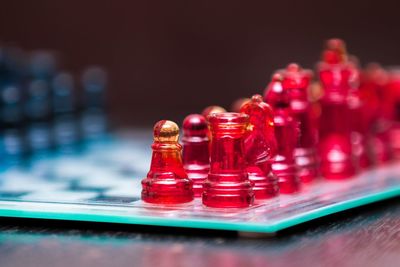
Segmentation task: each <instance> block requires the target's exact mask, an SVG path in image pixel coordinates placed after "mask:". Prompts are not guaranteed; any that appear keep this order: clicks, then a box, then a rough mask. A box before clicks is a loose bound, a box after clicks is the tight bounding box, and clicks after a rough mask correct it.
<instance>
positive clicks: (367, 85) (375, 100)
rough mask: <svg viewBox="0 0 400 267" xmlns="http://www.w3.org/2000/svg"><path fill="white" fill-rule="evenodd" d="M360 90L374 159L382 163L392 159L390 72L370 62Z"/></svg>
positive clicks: (363, 75) (379, 163)
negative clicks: (388, 86) (388, 109)
mask: <svg viewBox="0 0 400 267" xmlns="http://www.w3.org/2000/svg"><path fill="white" fill-rule="evenodd" d="M361 77H362V79H361V85H360V91H361V93H362V94H363V96H364V99H365V101H366V104H365V108H364V110H363V113H364V116H367V124H368V125H369V129H370V131H371V132H370V140H371V141H370V142H371V150H372V151H371V154H372V161H373V163H374V164H375V165H381V164H384V163H386V162H388V161H390V160H391V158H392V153H391V148H390V140H389V137H390V135H389V130H390V126H391V124H392V123H391V121H390V120H391V119H390V117H388V116H387V112H386V110H387V105H390V101H388V100H389V99H390V97H389V96H388V92H387V84H388V81H389V75H388V72H387V71H386V70H385V69H384V68H382V67H381V66H379V65H378V64H375V63H372V64H368V65H367V67H366V69H365V71H364V72H363V73H362V76H361Z"/></svg>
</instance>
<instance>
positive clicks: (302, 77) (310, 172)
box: [279, 63, 319, 183]
mask: <svg viewBox="0 0 400 267" xmlns="http://www.w3.org/2000/svg"><path fill="white" fill-rule="evenodd" d="M279 73H280V74H281V75H282V78H283V80H282V87H283V90H286V91H287V93H288V95H289V102H290V109H291V111H292V115H293V116H294V118H295V119H296V120H297V121H298V122H299V131H300V136H299V141H298V143H297V146H296V149H295V150H294V157H295V161H296V164H297V166H298V171H299V178H300V180H301V181H302V182H304V183H309V182H312V181H314V180H315V179H316V178H317V177H318V176H319V171H318V168H319V164H318V155H317V150H316V146H317V138H318V128H317V125H316V119H315V116H314V113H313V110H312V107H311V102H310V101H309V96H308V89H309V85H310V80H311V78H312V71H311V70H306V69H302V68H300V66H299V65H297V64H294V63H292V64H289V65H288V66H287V68H286V69H285V70H281V71H279Z"/></svg>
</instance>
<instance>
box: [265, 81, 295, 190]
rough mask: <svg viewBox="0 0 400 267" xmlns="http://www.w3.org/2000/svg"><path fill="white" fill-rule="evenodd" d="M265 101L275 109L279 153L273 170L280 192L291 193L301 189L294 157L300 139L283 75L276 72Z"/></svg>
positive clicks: (267, 90)
mask: <svg viewBox="0 0 400 267" xmlns="http://www.w3.org/2000/svg"><path fill="white" fill-rule="evenodd" d="M264 99H265V102H267V103H268V104H270V105H271V107H272V108H273V109H274V127H275V136H276V141H277V153H276V156H275V158H274V159H273V162H272V171H273V172H274V173H275V174H276V176H278V181H279V182H278V183H279V192H280V193H282V194H291V193H295V192H297V191H299V190H300V183H299V177H298V172H297V167H296V163H295V159H294V150H295V148H296V144H297V141H298V134H299V129H298V122H297V121H296V120H295V119H294V118H293V116H292V114H291V110H290V101H289V94H288V92H287V91H285V90H283V87H282V75H280V74H279V73H275V74H274V76H273V77H272V81H271V83H270V84H269V85H268V87H267V89H266V91H265V96H264Z"/></svg>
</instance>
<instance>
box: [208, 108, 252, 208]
mask: <svg viewBox="0 0 400 267" xmlns="http://www.w3.org/2000/svg"><path fill="white" fill-rule="evenodd" d="M208 122H209V128H210V131H211V135H212V138H211V151H210V173H209V175H208V178H207V180H206V181H205V183H204V191H203V204H204V205H205V206H208V207H215V208H243V207H248V206H250V205H252V204H253V202H254V193H253V190H252V184H251V182H250V180H249V178H248V174H247V171H246V164H245V159H244V154H243V138H244V135H245V133H246V129H247V125H248V122H249V117H248V116H247V115H246V114H242V113H230V112H224V113H214V114H211V115H209V116H208Z"/></svg>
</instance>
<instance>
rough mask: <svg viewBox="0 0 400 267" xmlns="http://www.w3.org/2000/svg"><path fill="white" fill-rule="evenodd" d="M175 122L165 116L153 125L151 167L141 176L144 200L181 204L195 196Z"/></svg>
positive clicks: (156, 202)
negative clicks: (185, 168) (186, 170)
mask: <svg viewBox="0 0 400 267" xmlns="http://www.w3.org/2000/svg"><path fill="white" fill-rule="evenodd" d="M178 137H179V128H178V125H176V123H174V122H172V121H168V120H162V121H159V122H157V123H156V124H155V126H154V142H153V145H152V149H153V155H152V159H151V165H150V171H149V172H148V173H147V177H146V178H145V179H143V180H142V200H143V201H145V202H148V203H155V204H180V203H185V202H190V201H192V200H193V183H192V181H191V180H190V179H189V178H188V176H187V174H186V172H185V170H184V168H183V163H182V156H181V152H182V146H181V145H180V144H179V143H178Z"/></svg>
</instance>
